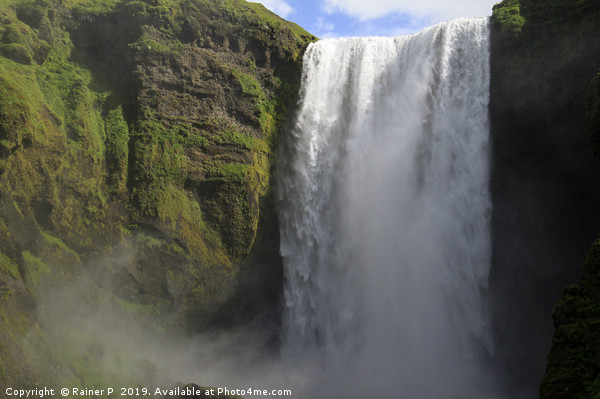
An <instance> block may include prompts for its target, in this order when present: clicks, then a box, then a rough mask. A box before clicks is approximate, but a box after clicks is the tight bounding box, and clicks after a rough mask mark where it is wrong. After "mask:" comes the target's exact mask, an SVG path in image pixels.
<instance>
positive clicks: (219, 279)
mask: <svg viewBox="0 0 600 399" xmlns="http://www.w3.org/2000/svg"><path fill="white" fill-rule="evenodd" d="M313 40H315V38H314V37H313V36H312V35H310V34H308V33H307V32H305V31H304V30H302V29H301V28H300V27H298V26H297V25H295V24H292V23H290V22H287V21H284V20H283V19H281V18H279V17H277V16H276V15H275V14H273V13H271V12H269V11H268V10H266V9H265V8H264V7H262V6H261V5H259V4H255V3H247V2H245V1H242V0H225V1H217V0H198V1H192V0H152V1H133V0H104V1H91V0H69V1H60V2H55V1H50V0H7V1H5V2H3V3H2V4H1V5H0V94H1V95H0V312H2V313H0V314H2V316H3V323H2V328H1V329H0V343H2V345H3V346H2V345H0V354H1V356H0V371H1V372H0V381H7V382H11V383H12V382H15V381H17V382H21V383H26V382H32V381H33V382H35V383H36V384H39V383H40V382H42V381H50V380H51V379H54V380H53V383H57V381H79V382H84V383H85V384H89V385H92V386H96V385H99V384H100V382H101V381H103V380H104V381H116V380H117V377H118V376H117V375H114V374H115V373H114V370H113V371H112V372H111V373H108V374H106V373H105V372H104V371H102V370H99V369H98V368H97V367H95V365H96V364H97V363H98V362H99V361H100V360H101V359H103V358H107V357H110V358H111V359H113V360H114V359H116V356H113V355H112V354H114V353H116V351H115V350H114V348H112V347H111V346H110V345H108V346H102V349H98V347H99V346H98V343H97V342H96V341H95V340H96V338H94V337H93V336H92V337H90V336H89V334H86V331H85V329H83V328H82V327H81V325H82V324H85V323H84V320H85V318H86V312H85V311H81V309H97V308H107V309H111V312H112V313H115V314H119V315H121V316H122V317H123V318H128V317H133V318H139V319H140V320H144V322H145V323H148V324H149V326H150V327H149V328H151V329H153V330H155V331H157V332H158V333H161V332H164V331H167V330H168V331H170V332H171V333H190V332H194V331H199V330H202V329H204V328H206V327H207V326H211V325H214V324H215V323H227V322H228V320H232V319H238V318H239V317H240V316H239V314H238V312H240V311H242V310H241V309H242V307H240V306H239V304H240V303H241V302H244V301H241V302H240V301H239V298H246V300H247V301H248V302H251V303H262V304H263V305H266V306H270V307H271V309H272V310H271V312H272V314H273V315H274V314H275V308H276V298H274V297H273V296H272V295H268V296H264V295H263V291H264V290H263V288H264V287H265V286H269V285H277V284H278V283H279V281H280V269H281V264H280V259H279V257H278V254H277V247H276V245H272V244H270V243H265V242H264V241H265V240H273V241H274V242H277V229H278V227H277V220H276V217H275V215H274V210H273V207H272V206H270V205H266V204H268V203H269V201H270V192H271V185H272V178H271V176H272V172H273V167H274V165H273V153H274V149H275V146H276V145H277V141H278V135H279V130H280V128H281V126H282V125H283V123H284V121H285V118H286V116H287V114H288V112H289V110H290V109H291V107H293V105H294V103H295V96H296V94H297V91H298V88H299V81H300V73H301V56H302V53H303V51H304V49H305V47H306V46H307V44H308V43H309V42H310V41H313ZM265 232H269V233H265ZM258 265H260V267H259V266H258ZM249 275H252V276H253V277H254V278H255V279H256V278H257V279H258V280H259V281H261V282H260V283H252V284H249V283H248V277H247V276H249ZM82 281H84V282H85V284H84V283H82ZM82 286H85V287H86V288H85V289H82V288H81V287H82ZM56 292H60V293H69V295H68V297H69V298H71V299H72V302H73V303H76V304H80V305H81V307H80V308H77V309H79V310H77V311H75V312H74V316H73V318H72V319H70V321H69V323H68V325H69V326H70V328H69V329H68V331H69V333H68V334H65V329H57V328H56V326H55V322H54V321H53V320H52V315H53V314H54V313H53V312H55V310H53V309H52V308H50V307H47V306H46V304H47V303H48V298H51V297H52V298H56V297H55V296H53V295H54V294H55V293H56ZM234 298H235V299H234ZM260 307H261V306H260V305H258V306H256V307H255V308H253V309H254V310H256V309H258V308H260ZM248 310H250V308H248V307H244V308H243V311H248ZM245 317H246V316H245ZM272 318H273V319H275V318H276V317H275V316H273V317H272ZM26 330H27V331H29V330H32V331H33V330H35V331H36V333H35V334H29V335H28V333H27V331H26ZM21 336H31V337H33V338H32V339H33V343H31V344H27V343H24V342H21V341H22V340H21V339H20V338H19V337H21ZM85 337H88V338H85ZM72 342H77V343H78V344H80V349H81V350H75V351H73V350H70V351H69V350H67V349H68V347H69V345H71V344H72ZM44 345H45V346H46V347H45V348H44V349H40V346H44ZM111 348H112V349H111ZM34 350H35V351H38V352H39V356H36V357H35V358H31V359H29V360H26V361H23V362H21V361H20V360H18V359H20V357H23V356H25V357H26V356H29V354H30V353H32V352H33V351H34ZM109 354H111V355H110V356H109ZM140 361H141V362H142V363H143V362H144V359H140ZM119 362H120V360H119ZM117 363H118V362H117ZM50 364H53V365H56V367H57V368H58V369H60V370H62V371H60V372H57V373H47V376H46V377H47V378H46V377H44V378H42V377H43V376H42V374H44V373H46V371H47V370H48V367H47V366H48V365H50ZM123 364H125V365H127V366H131V367H133V368H134V369H136V368H137V366H136V365H131V364H130V363H123ZM123 367H124V366H123ZM140 367H141V368H140V370H143V369H144V367H145V366H143V365H142V366H140ZM45 370H46V371H45ZM116 370H121V369H118V368H117V369H116ZM117 374H118V371H117ZM132 374H135V373H132ZM142 374H143V373H142ZM15 376H18V378H17V379H16V377H15ZM134 379H135V378H134Z"/></svg>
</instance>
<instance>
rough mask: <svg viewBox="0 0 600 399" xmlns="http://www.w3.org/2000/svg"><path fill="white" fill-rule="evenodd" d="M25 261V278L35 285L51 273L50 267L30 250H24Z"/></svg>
mask: <svg viewBox="0 0 600 399" xmlns="http://www.w3.org/2000/svg"><path fill="white" fill-rule="evenodd" d="M22 255H23V261H24V263H25V270H26V271H25V279H26V281H27V282H28V283H31V284H33V286H36V285H38V284H39V283H40V282H41V281H42V279H43V278H44V277H45V276H47V275H49V274H51V272H52V271H51V270H50V267H49V266H48V265H47V264H46V263H44V261H42V260H41V259H40V258H38V257H36V256H35V255H33V254H32V253H31V252H29V251H23V252H22Z"/></svg>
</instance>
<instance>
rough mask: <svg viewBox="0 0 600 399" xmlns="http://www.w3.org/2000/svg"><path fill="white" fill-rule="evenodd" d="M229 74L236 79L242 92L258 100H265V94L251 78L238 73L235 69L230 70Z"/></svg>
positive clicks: (240, 72)
mask: <svg viewBox="0 0 600 399" xmlns="http://www.w3.org/2000/svg"><path fill="white" fill-rule="evenodd" d="M231 74H232V75H233V76H234V77H235V79H237V82H238V83H239V84H240V86H241V88H242V92H243V93H244V94H247V95H249V96H252V97H257V98H258V99H264V98H265V92H264V91H263V90H262V87H261V86H260V83H258V81H257V80H256V79H255V78H254V77H253V76H250V75H248V74H247V73H244V72H242V71H240V70H239V69H237V68H232V69H231Z"/></svg>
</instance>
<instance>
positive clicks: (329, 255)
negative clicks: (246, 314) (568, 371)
mask: <svg viewBox="0 0 600 399" xmlns="http://www.w3.org/2000/svg"><path fill="white" fill-rule="evenodd" d="M488 41H489V26H488V19H487V18H470V19H460V20H456V21H452V22H447V23H442V24H440V25H438V26H435V27H432V28H429V29H427V30H425V31H423V32H421V33H419V34H416V35H410V36H402V37H395V38H344V39H329V40H322V41H319V42H317V43H315V44H312V45H311V46H310V47H309V48H308V50H307V52H306V54H305V56H304V70H303V77H302V88H301V93H300V95H301V99H300V103H299V109H298V112H297V116H296V118H295V121H294V125H293V126H292V127H291V129H290V131H288V132H287V137H286V141H285V143H284V145H283V147H284V149H283V152H282V160H281V165H282V166H281V170H280V172H279V180H278V196H279V201H280V204H279V205H280V209H281V212H280V219H281V222H280V223H281V254H282V256H283V260H284V270H285V286H284V305H283V306H284V309H283V318H284V320H283V322H284V344H283V356H284V358H285V359H287V360H288V361H290V362H296V363H298V364H302V363H306V362H310V367H309V368H312V369H318V371H317V372H316V373H315V378H317V379H318V377H317V376H320V377H321V378H322V380H323V381H322V382H323V384H321V385H320V386H319V384H318V383H317V382H315V383H314V384H313V385H315V388H314V392H312V393H311V394H310V395H307V396H310V397H322V398H327V397H335V396H336V395H338V397H344V398H365V397H379V396H378V395H382V396H381V397H400V398H406V399H409V398H410V399H440V398H461V399H471V398H473V399H474V398H478V399H479V398H487V397H491V395H492V394H491V393H490V392H491V388H488V387H487V385H489V382H488V381H487V380H486V375H485V374H486V373H485V364H486V361H488V359H489V357H490V356H491V354H492V353H493V350H494V348H493V343H492V338H491V332H490V330H489V328H490V327H489V320H488V314H487V313H488V312H487V309H486V304H485V289H486V284H487V279H488V274H489V269H490V229H489V224H490V213H491V202H490V194H489V190H488V184H489V160H488V153H489V148H488V145H489V144H488V135H489V126H488V99H489V73H490V72H489V48H488V47H489V43H488ZM328 390H329V391H330V392H328ZM331 395H333V396H331ZM339 395H342V396H339Z"/></svg>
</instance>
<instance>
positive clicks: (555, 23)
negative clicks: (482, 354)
mask: <svg viewBox="0 0 600 399" xmlns="http://www.w3.org/2000/svg"><path fill="white" fill-rule="evenodd" d="M599 18H600V3H598V2H597V1H577V2H569V1H562V0H553V1H545V2H541V1H533V0H505V1H503V2H502V3H500V4H498V5H496V6H495V7H494V13H493V25H492V26H493V28H492V29H493V31H492V59H491V63H492V81H491V103H490V115H491V126H492V131H491V135H492V147H493V153H492V158H493V160H492V181H491V189H492V196H493V204H494V211H493V221H492V226H493V233H492V234H493V243H494V245H493V265H492V275H491V282H490V290H491V294H492V301H493V303H494V304H495V309H494V315H495V325H494V329H495V331H496V334H497V336H496V339H497V342H498V348H497V356H498V358H499V361H500V366H501V368H502V369H506V370H512V372H513V375H512V376H511V378H512V380H510V379H509V377H507V382H508V385H512V386H519V385H529V386H530V387H532V388H535V386H534V384H532V382H533V383H535V381H538V380H539V379H540V378H541V377H542V376H543V373H544V369H543V367H544V364H545V362H544V360H545V357H546V354H547V351H548V348H549V347H550V341H551V336H552V332H553V326H552V320H551V319H550V310H551V309H552V308H553V306H554V304H555V302H556V300H557V299H558V298H559V296H560V293H561V291H562V289H563V288H564V287H565V285H567V284H568V283H569V282H575V281H577V279H578V278H579V275H580V265H581V263H582V262H583V260H584V254H585V253H586V251H587V250H588V248H589V246H590V244H591V243H592V241H593V240H594V238H595V237H596V236H597V233H598V227H599V226H600V220H599V215H598V212H597V211H596V210H597V204H598V201H599V200H600V185H599V184H598V182H599V179H600V171H599V167H598V163H597V161H596V160H595V159H594V156H593V151H592V148H591V146H590V141H589V138H588V134H587V133H586V132H587V128H586V106H585V98H586V91H587V90H588V86H589V84H590V81H591V80H592V78H593V77H594V76H595V75H596V73H597V72H598V68H599V67H600V29H599V26H600V24H599ZM587 264H589V262H588V263H586V265H587ZM586 284H587V283H586V281H585V274H584V280H583V281H582V285H583V286H586ZM584 290H585V289H584ZM570 293H573V290H569V291H566V293H565V295H566V298H568V297H569V295H570ZM570 303H571V304H572V303H573V302H572V301H571V302H570ZM565 306H566V305H565V302H564V300H563V301H562V302H561V303H560V304H559V305H558V306H557V308H556V310H555V313H554V317H555V324H557V333H556V335H555V345H554V347H553V350H552V353H551V355H550V357H549V360H550V361H549V368H548V371H547V376H546V377H545V379H544V383H543V384H542V390H541V391H542V397H543V398H550V397H552V398H558V397H563V396H560V394H558V393H557V392H559V391H560V392H563V391H564V390H565V388H567V385H565V384H563V383H560V384H558V383H556V384H555V382H556V381H555V382H551V381H552V380H553V379H554V378H555V377H552V375H555V374H556V373H561V372H562V371H560V370H561V368H563V367H567V368H569V367H570V366H568V365H567V364H568V363H569V362H576V360H575V358H574V357H571V358H569V357H568V356H566V357H565V356H563V355H564V354H565V352H563V355H561V356H562V360H561V361H562V362H566V363H563V364H562V365H561V366H559V363H560V362H557V361H556V354H557V352H556V351H557V340H559V341H560V340H562V342H563V343H564V342H565V338H564V331H565V330H564V328H563V327H564V326H562V327H561V324H562V321H561V320H563V319H564V317H563V316H561V314H563V313H564V312H563V311H564V310H565V309H566V308H565ZM569 306H570V305H569ZM573 309H574V308H571V310H573ZM581 311H584V310H581ZM584 312H585V311H584ZM561 336H562V337H563V338H560V337H561ZM588 338H589V336H588ZM577 339H578V338H575V337H570V338H568V340H577ZM558 345H560V344H558ZM585 356H586V357H588V359H591V357H589V356H595V355H594V354H593V352H588V354H586V355H585ZM596 359H597V357H596ZM593 362H596V361H592V363H593ZM588 366H589V362H588V363H585V362H584V363H582V367H584V368H587V370H588V371H587V372H589V373H591V374H593V373H596V375H597V370H598V369H597V365H596V371H595V372H592V371H591V370H590V369H589V368H588ZM591 374H590V375H591ZM586 378H587V377H586ZM551 385H554V386H552V387H551ZM550 391H553V392H554V393H552V394H550V393H549V392H550ZM535 393H536V392H530V394H535ZM580 393H581V390H579V391H577V394H580ZM573 394H575V393H573ZM557 395H558V396H557ZM565 397H571V396H565ZM573 397H576V396H573ZM577 397H579V396H577ZM581 397H588V396H581Z"/></svg>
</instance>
